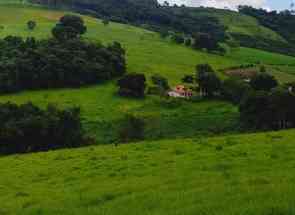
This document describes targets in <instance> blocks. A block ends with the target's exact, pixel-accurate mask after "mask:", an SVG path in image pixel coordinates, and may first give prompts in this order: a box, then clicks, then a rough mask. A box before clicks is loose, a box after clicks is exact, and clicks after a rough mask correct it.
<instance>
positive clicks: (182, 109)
mask: <svg viewBox="0 0 295 215" xmlns="http://www.w3.org/2000/svg"><path fill="white" fill-rule="evenodd" d="M7 101H11V102H15V103H18V104H21V103H25V102H27V101H31V102H33V103H34V104H38V105H39V106H41V107H44V106H46V105H47V104H48V103H53V104H56V105H58V107H60V108H64V107H69V106H75V105H79V106H80V107H81V111H82V117H83V124H84V127H85V128H86V129H87V130H88V132H89V134H90V135H91V136H93V137H95V138H96V140H97V141H98V143H110V142H114V141H117V140H118V133H119V128H120V123H119V122H120V121H121V120H122V118H123V117H124V116H125V114H127V113H133V114H137V115H139V116H140V117H141V118H143V119H144V120H145V121H146V132H145V137H146V138H147V139H157V138H182V137H189V136H196V135H201V134H203V135H205V134H206V135H210V134H212V133H215V134H218V133H221V132H234V131H236V130H237V129H236V126H237V124H238V117H239V114H238V110H237V108H236V107H234V106H233V105H231V104H229V103H226V102H221V101H210V102H208V101H203V102H196V103H191V102H186V101H183V102H176V104H175V105H172V106H171V105H169V104H168V105H167V104H166V102H165V100H164V99H160V98H157V97H154V96H148V97H147V98H146V99H144V100H132V99H126V98H122V97H119V96H116V87H115V86H114V84H113V83H112V82H110V83H108V84H104V85H100V86H93V87H87V88H82V89H60V90H47V91H31V92H23V93H19V94H14V95H6V96H1V102H7Z"/></svg>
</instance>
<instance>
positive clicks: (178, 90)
mask: <svg viewBox="0 0 295 215" xmlns="http://www.w3.org/2000/svg"><path fill="white" fill-rule="evenodd" d="M168 96H170V97H175V98H191V97H192V96H193V91H192V90H191V89H189V88H187V87H185V86H183V85H177V86H176V87H175V88H174V89H173V90H171V91H169V92H168Z"/></svg>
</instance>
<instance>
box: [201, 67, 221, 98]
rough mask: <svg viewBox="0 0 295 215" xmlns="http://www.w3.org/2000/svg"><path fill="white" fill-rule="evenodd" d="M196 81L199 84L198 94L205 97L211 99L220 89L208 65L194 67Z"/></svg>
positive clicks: (219, 83)
mask: <svg viewBox="0 0 295 215" xmlns="http://www.w3.org/2000/svg"><path fill="white" fill-rule="evenodd" d="M196 70H197V74H196V80H197V82H198V84H199V88H200V93H201V95H203V96H205V97H213V96H214V95H216V94H217V93H218V92H219V91H220V88H221V81H220V79H219V78H218V76H217V75H216V74H215V72H214V70H213V68H212V67H211V66H210V65H208V64H200V65H197V66H196Z"/></svg>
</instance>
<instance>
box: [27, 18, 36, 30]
mask: <svg viewBox="0 0 295 215" xmlns="http://www.w3.org/2000/svg"><path fill="white" fill-rule="evenodd" d="M27 26H28V29H29V30H31V31H32V30H34V29H35V28H36V26H37V23H36V22H35V21H33V20H30V21H28V22H27Z"/></svg>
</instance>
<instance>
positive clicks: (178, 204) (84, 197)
mask: <svg viewBox="0 0 295 215" xmlns="http://www.w3.org/2000/svg"><path fill="white" fill-rule="evenodd" d="M294 138H295V132H294V130H290V131H282V132H274V133H261V134H251V135H239V136H226V137H222V138H210V139H205V138H196V139H181V140H165V141H160V142H159V141H157V142H142V143H138V144H127V145H119V146H118V147H114V146H98V147H88V148H81V149H75V150H61V151H54V152H48V153H36V154H30V155H15V156H9V157H3V158H0V169H1V177H0V184H1V186H0V188H1V192H0V201H1V213H3V214H22V215H26V214H65V215H66V214H71V215H73V214H74V215H75V214H77V215H78V214H91V215H93V214H106V215H117V214H120V215H133V214H134V215H137V214H142V215H148V214H165V215H175V214H185V215H195V214H210V215H236V214H240V215H246V214H255V215H265V214H267V215H268V214H272V215H281V214H284V215H291V214H294V210H295V208H294V195H293V194H294V191H295V187H294V183H293V181H294V177H295V176H294V171H293V169H294V165H295V161H294V153H295V147H294Z"/></svg>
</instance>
